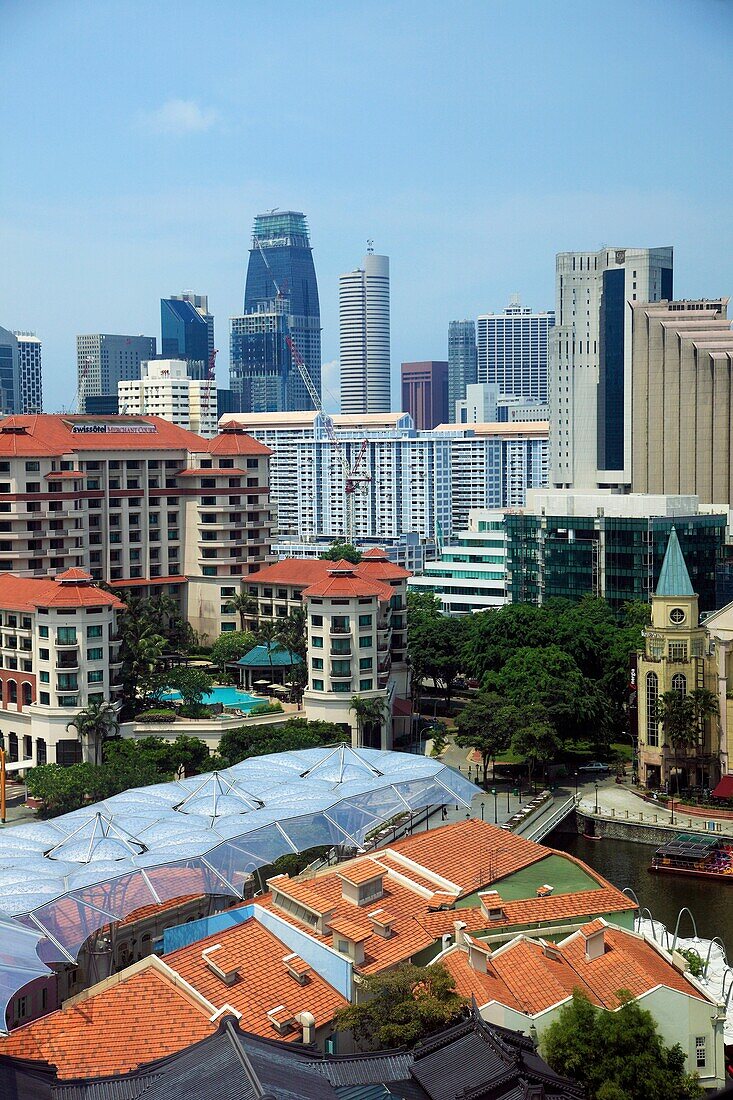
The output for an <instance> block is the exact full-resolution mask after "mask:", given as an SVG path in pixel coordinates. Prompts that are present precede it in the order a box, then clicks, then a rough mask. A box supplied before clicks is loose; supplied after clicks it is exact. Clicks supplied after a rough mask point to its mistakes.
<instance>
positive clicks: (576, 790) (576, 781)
mask: <svg viewBox="0 0 733 1100" xmlns="http://www.w3.org/2000/svg"><path fill="white" fill-rule="evenodd" d="M575 801H576V802H577V801H578V773H577V772H575Z"/></svg>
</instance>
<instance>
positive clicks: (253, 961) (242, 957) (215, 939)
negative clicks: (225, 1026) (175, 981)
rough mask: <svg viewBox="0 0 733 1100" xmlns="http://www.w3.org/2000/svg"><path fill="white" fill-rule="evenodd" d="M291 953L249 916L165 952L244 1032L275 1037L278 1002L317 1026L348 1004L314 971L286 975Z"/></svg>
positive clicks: (295, 1033)
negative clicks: (222, 974) (272, 1015)
mask: <svg viewBox="0 0 733 1100" xmlns="http://www.w3.org/2000/svg"><path fill="white" fill-rule="evenodd" d="M214 944H221V949H220V950H219V951H217V952H216V954H215V955H214V956H213V961H215V962H216V965H217V966H218V967H219V968H220V969H222V970H224V971H231V970H236V971H237V974H238V976H237V978H235V980H234V982H233V983H232V984H231V985H225V984H224V983H223V982H222V980H221V979H220V978H218V977H217V976H216V974H214V973H212V971H211V970H210V969H209V967H208V966H207V964H206V960H205V959H203V958H202V955H201V952H202V951H204V950H205V949H206V948H207V947H213V946H214ZM291 953H292V951H291V949H290V948H289V947H287V946H286V945H285V944H284V943H282V942H281V941H280V940H279V939H277V938H276V936H274V935H273V934H272V933H271V932H269V931H268V930H267V929H266V928H265V927H264V926H263V925H261V924H260V923H259V922H258V921H256V920H255V919H254V918H250V919H249V920H246V921H244V923H243V924H240V925H236V926H235V927H234V928H228V929H225V930H224V931H222V932H219V933H218V934H216V935H214V936H208V937H207V938H206V939H204V940H197V942H196V943H193V944H190V945H189V946H188V947H182V948H180V949H179V950H178V951H174V952H172V954H170V955H166V956H165V959H164V962H165V963H166V964H167V965H168V966H170V967H171V968H172V969H173V970H175V971H176V973H178V974H180V975H181V977H182V978H184V979H185V981H187V982H189V984H190V985H192V986H193V987H194V988H195V989H196V990H198V992H199V993H202V994H203V996H204V997H206V998H207V1000H209V1001H211V1002H212V1004H216V1005H221V1004H224V1003H228V1004H230V1005H231V1006H232V1007H233V1008H236V1010H237V1011H238V1012H241V1013H242V1019H241V1020H240V1027H241V1028H242V1030H243V1031H251V1032H253V1033H254V1034H255V1035H264V1036H267V1037H269V1038H273V1037H274V1031H273V1028H272V1024H271V1023H270V1021H269V1020H268V1018H267V1013H268V1012H270V1011H271V1010H272V1009H273V1008H277V1007H278V1006H279V1005H284V1006H285V1007H286V1008H287V1009H288V1010H289V1014H290V1015H294V1014H295V1013H297V1012H301V1011H306V1010H307V1011H308V1012H312V1013H313V1015H314V1016H315V1019H316V1027H322V1026H323V1024H325V1023H327V1022H328V1021H329V1020H331V1019H333V1016H334V1014H335V1012H336V1011H337V1009H339V1008H342V1007H343V1006H344V1005H345V1004H346V1001H345V999H344V998H343V997H342V996H341V994H340V993H338V992H337V991H336V990H335V989H333V987H332V986H330V985H329V984H328V982H326V981H325V980H324V979H323V978H322V977H321V976H320V975H319V974H318V973H317V972H316V971H315V970H313V969H308V971H307V974H306V979H305V983H304V984H303V985H300V984H299V983H298V982H297V981H296V980H295V978H293V977H292V975H291V974H288V972H287V970H286V969H285V966H284V965H282V960H283V959H284V958H285V956H287V955H290V954H291ZM296 969H301V970H302V968H298V967H296ZM286 1038H288V1039H290V1040H293V1039H295V1040H299V1039H301V1038H302V1036H301V1033H300V1031H297V1030H296V1031H293V1032H291V1033H290V1034H289V1035H287V1036H286ZM0 1049H1V1048H0Z"/></svg>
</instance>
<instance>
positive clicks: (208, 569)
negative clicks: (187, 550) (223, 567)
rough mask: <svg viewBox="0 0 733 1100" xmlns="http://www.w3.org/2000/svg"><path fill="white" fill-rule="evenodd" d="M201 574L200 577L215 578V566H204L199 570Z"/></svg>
mask: <svg viewBox="0 0 733 1100" xmlns="http://www.w3.org/2000/svg"><path fill="white" fill-rule="evenodd" d="M201 573H202V576H204V577H215V576H216V575H217V571H216V566H215V565H205V566H204V567H203V569H202V570H201Z"/></svg>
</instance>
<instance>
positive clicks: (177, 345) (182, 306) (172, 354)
mask: <svg viewBox="0 0 733 1100" xmlns="http://www.w3.org/2000/svg"><path fill="white" fill-rule="evenodd" d="M212 322H213V318H212ZM212 327H213V325H212ZM160 335H161V351H162V355H163V358H164V359H185V360H186V362H187V364H188V377H189V378H198V379H202V378H206V376H207V374H208V370H209V354H210V349H209V325H208V324H207V322H206V319H205V317H202V316H201V314H200V313H199V311H198V310H197V309H196V308H195V307H194V306H193V305H192V303H191V302H188V301H185V300H183V299H180V298H161V300H160Z"/></svg>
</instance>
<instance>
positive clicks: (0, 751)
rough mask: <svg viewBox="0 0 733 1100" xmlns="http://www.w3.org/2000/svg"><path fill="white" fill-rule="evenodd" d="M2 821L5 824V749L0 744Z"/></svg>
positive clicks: (0, 808)
mask: <svg viewBox="0 0 733 1100" xmlns="http://www.w3.org/2000/svg"><path fill="white" fill-rule="evenodd" d="M0 737H2V734H0ZM0 821H1V822H2V823H3V825H4V824H5V749H4V748H2V746H0Z"/></svg>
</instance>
